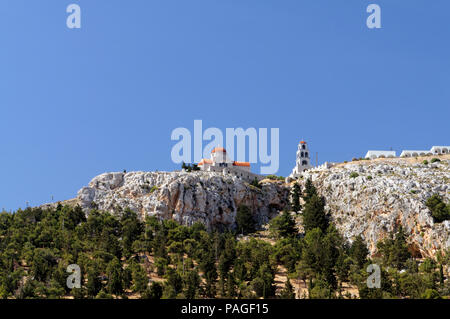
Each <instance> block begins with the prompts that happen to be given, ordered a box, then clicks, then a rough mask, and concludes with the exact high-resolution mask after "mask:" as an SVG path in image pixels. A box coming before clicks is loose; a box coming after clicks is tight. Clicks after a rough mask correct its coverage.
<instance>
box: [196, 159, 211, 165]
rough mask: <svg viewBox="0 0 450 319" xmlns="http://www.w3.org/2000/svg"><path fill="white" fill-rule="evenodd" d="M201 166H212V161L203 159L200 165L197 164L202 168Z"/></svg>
mask: <svg viewBox="0 0 450 319" xmlns="http://www.w3.org/2000/svg"><path fill="white" fill-rule="evenodd" d="M203 164H212V161H211V160H210V159H207V158H203V159H202V160H201V161H200V163H198V166H202V165H203Z"/></svg>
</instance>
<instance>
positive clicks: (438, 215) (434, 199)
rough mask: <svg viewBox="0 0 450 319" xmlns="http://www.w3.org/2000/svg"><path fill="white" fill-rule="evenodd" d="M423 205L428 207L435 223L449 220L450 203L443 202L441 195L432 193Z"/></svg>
mask: <svg viewBox="0 0 450 319" xmlns="http://www.w3.org/2000/svg"><path fill="white" fill-rule="evenodd" d="M425 205H427V207H428V208H429V209H430V211H431V216H433V219H434V221H435V222H436V223H441V222H443V221H445V220H450V204H445V203H444V201H443V199H442V197H441V196H439V195H438V194H434V195H433V196H431V197H430V198H428V199H427V201H426V203H425Z"/></svg>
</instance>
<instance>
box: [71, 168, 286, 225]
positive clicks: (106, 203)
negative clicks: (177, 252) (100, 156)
mask: <svg viewBox="0 0 450 319" xmlns="http://www.w3.org/2000/svg"><path fill="white" fill-rule="evenodd" d="M288 196H289V187H288V186H287V185H285V184H284V183H283V182H271V181H266V182H264V181H263V182H262V183H261V184H260V187H255V186H252V185H250V184H248V183H247V182H244V181H242V180H240V179H238V178H236V177H233V176H223V175H222V174H218V173H210V172H190V173H187V172H130V173H105V174H102V175H99V176H97V177H95V178H94V179H93V180H92V181H91V182H90V183H89V185H88V186H87V187H83V188H82V189H81V190H80V191H79V192H78V196H77V199H78V201H77V202H78V203H79V204H80V205H81V207H82V208H83V209H84V210H85V211H89V209H90V208H92V207H97V208H98V209H100V210H108V211H119V210H120V209H125V208H130V209H132V210H134V211H136V212H139V213H140V214H141V216H142V217H144V216H146V215H148V216H157V217H159V218H164V219H174V220H176V221H178V222H180V223H182V224H185V225H190V224H192V223H194V222H196V221H200V222H203V223H204V224H205V225H206V226H207V228H209V229H212V228H218V229H221V228H224V227H231V228H232V227H234V224H235V217H236V212H237V209H238V207H239V205H241V204H243V205H246V206H248V207H249V208H251V210H252V211H253V213H254V217H255V220H257V221H258V223H259V224H264V223H266V222H267V221H268V220H269V219H270V218H272V217H273V216H275V215H276V214H277V213H278V211H279V210H281V209H283V208H284V207H285V205H286V203H287V202H288Z"/></svg>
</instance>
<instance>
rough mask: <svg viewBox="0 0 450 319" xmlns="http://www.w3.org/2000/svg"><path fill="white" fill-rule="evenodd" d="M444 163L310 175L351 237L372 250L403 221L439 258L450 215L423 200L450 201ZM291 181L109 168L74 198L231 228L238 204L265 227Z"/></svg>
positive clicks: (352, 166) (448, 238)
mask: <svg viewBox="0 0 450 319" xmlns="http://www.w3.org/2000/svg"><path fill="white" fill-rule="evenodd" d="M440 158H441V160H442V161H441V162H436V163H429V164H427V165H425V164H423V163H422V161H423V160H424V159H427V160H428V161H430V159H431V158H430V157H428V158H418V159H414V158H409V159H400V158H395V159H377V160H370V161H366V160H362V161H355V162H350V163H345V164H344V163H342V164H339V165H336V166H334V167H332V168H328V169H325V168H322V169H313V170H310V171H307V172H305V173H304V176H303V178H302V179H300V180H299V182H300V183H301V184H302V183H304V182H305V181H306V179H307V178H311V179H312V180H313V181H314V184H315V185H316V187H317V188H318V191H319V192H320V193H321V194H322V195H323V196H324V197H325V198H326V203H327V209H328V211H329V212H330V213H331V218H332V220H333V221H334V223H335V224H336V226H337V228H338V229H339V231H340V232H341V233H342V234H343V235H344V237H345V238H347V239H348V240H349V241H352V240H353V239H354V238H355V236H357V235H362V236H363V238H364V239H365V240H366V241H367V242H368V244H369V248H370V251H371V253H375V252H376V243H377V242H378V241H379V240H381V239H382V238H384V237H385V236H387V235H388V234H389V232H390V231H392V230H393V229H394V228H395V227H396V226H398V225H399V224H401V225H403V227H404V228H405V229H406V231H407V232H408V233H409V234H410V244H411V246H410V247H411V249H412V250H413V251H415V253H416V255H418V256H419V255H422V256H433V255H435V253H436V251H438V250H440V249H448V248H450V221H445V222H442V223H434V222H433V218H432V217H431V214H430V211H429V209H428V208H427V207H426V206H425V201H426V199H427V198H428V197H430V196H431V195H433V194H439V195H441V196H442V197H443V198H444V199H445V200H446V201H447V202H448V201H449V200H450V165H449V160H450V155H444V156H440ZM290 186H292V183H291V184H290V185H289V184H285V183H283V182H280V181H277V182H275V181H269V180H263V181H262V182H261V183H260V187H255V186H252V185H250V184H248V183H247V182H244V181H242V180H240V179H238V178H236V177H233V176H223V175H222V174H218V173H210V172H191V173H187V172H130V173H105V174H101V175H99V176H97V177H95V178H94V179H93V180H92V181H91V182H90V183H89V185H88V186H86V187H83V188H82V189H81V190H80V191H79V192H78V196H77V198H76V199H74V200H71V201H70V204H79V205H81V207H82V208H83V209H84V210H85V211H86V212H88V211H89V209H90V208H93V207H97V208H98V209H100V210H108V211H112V212H115V211H120V210H123V209H125V208H130V209H132V210H134V211H136V212H138V213H140V215H141V217H144V216H146V215H149V216H157V217H160V218H164V219H174V220H176V221H178V222H180V223H182V224H186V225H190V224H192V223H194V222H196V221H200V222H203V223H204V224H205V225H206V226H207V228H209V229H213V228H217V229H222V228H225V227H227V228H228V227H230V228H233V227H234V225H235V217H236V212H237V208H238V207H239V205H241V204H243V205H246V206H248V207H249V208H251V210H252V211H253V213H254V216H255V219H256V220H257V221H258V223H259V224H260V225H262V224H265V223H267V222H268V221H269V220H270V219H271V218H272V217H274V216H275V215H276V214H278V212H279V211H280V210H282V209H283V208H284V207H285V206H286V204H287V202H288V198H289V192H290Z"/></svg>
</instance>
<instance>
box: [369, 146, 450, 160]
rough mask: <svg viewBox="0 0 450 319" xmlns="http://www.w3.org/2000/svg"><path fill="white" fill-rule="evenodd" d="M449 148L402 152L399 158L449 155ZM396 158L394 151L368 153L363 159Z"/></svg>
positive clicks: (436, 147) (438, 147) (435, 147)
mask: <svg viewBox="0 0 450 319" xmlns="http://www.w3.org/2000/svg"><path fill="white" fill-rule="evenodd" d="M449 153H450V146H433V147H431V149H430V150H428V151H427V150H404V151H402V152H401V154H400V157H416V156H426V155H439V154H449ZM380 157H397V155H396V153H395V151H368V152H367V154H366V156H365V158H370V159H374V158H380Z"/></svg>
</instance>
